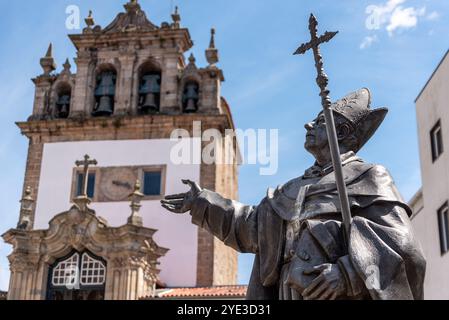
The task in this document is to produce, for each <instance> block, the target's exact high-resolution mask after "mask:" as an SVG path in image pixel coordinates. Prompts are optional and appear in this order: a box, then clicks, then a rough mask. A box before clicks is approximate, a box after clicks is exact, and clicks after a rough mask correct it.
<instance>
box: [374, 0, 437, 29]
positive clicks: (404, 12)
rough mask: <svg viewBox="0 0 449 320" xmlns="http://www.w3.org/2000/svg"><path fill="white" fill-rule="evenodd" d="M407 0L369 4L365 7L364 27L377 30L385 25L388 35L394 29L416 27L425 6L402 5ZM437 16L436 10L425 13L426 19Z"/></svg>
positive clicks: (432, 18)
mask: <svg viewBox="0 0 449 320" xmlns="http://www.w3.org/2000/svg"><path fill="white" fill-rule="evenodd" d="M406 1H407V0H388V1H387V2H386V3H384V4H381V5H370V6H368V7H367V8H366V13H367V14H368V18H367V20H366V27H367V28H368V29H369V30H379V29H381V28H383V27H385V29H386V31H388V34H389V35H390V36H393V34H394V32H395V31H396V30H400V29H410V28H413V27H416V25H417V24H418V20H419V18H420V17H423V16H425V14H426V7H421V8H417V7H403V6H401V5H402V4H405V2H406ZM437 18H438V13H437V12H435V11H434V12H432V13H431V14H429V15H427V17H426V19H428V20H434V19H437Z"/></svg>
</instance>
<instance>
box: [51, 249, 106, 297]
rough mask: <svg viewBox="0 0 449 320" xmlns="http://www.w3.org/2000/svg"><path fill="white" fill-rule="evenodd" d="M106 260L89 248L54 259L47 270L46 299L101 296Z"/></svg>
mask: <svg viewBox="0 0 449 320" xmlns="http://www.w3.org/2000/svg"><path fill="white" fill-rule="evenodd" d="M106 268H107V264H106V261H105V260H103V259H102V258H100V257H97V256H95V255H94V254H92V253H91V252H89V251H85V252H81V253H80V252H77V251H73V252H71V253H70V254H69V255H67V256H65V257H63V258H61V259H58V260H57V261H56V262H55V263H54V264H53V265H52V266H51V267H50V268H49V274H48V288H47V300H104V298H105V284H106V274H107V272H106Z"/></svg>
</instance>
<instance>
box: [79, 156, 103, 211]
mask: <svg viewBox="0 0 449 320" xmlns="http://www.w3.org/2000/svg"><path fill="white" fill-rule="evenodd" d="M97 164H98V162H97V160H95V159H92V160H91V159H90V156H89V155H87V154H86V155H85V156H84V160H79V161H76V162H75V165H76V166H77V167H81V166H82V167H83V180H82V186H83V189H82V193H81V195H80V196H79V197H76V198H75V199H74V200H73V201H74V202H75V204H76V205H78V207H79V208H80V210H81V211H86V210H87V209H88V208H87V205H88V204H89V203H90V201H91V200H90V199H89V197H88V195H87V187H88V184H89V166H92V165H94V166H96V165H97Z"/></svg>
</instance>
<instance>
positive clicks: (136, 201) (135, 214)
mask: <svg viewBox="0 0 449 320" xmlns="http://www.w3.org/2000/svg"><path fill="white" fill-rule="evenodd" d="M141 187H142V186H141V183H140V180H137V181H136V184H135V185H134V192H133V193H131V194H130V195H129V199H130V200H131V205H130V207H131V216H130V217H129V218H128V224H132V225H135V226H143V221H142V217H141V216H140V215H139V211H140V208H141V207H142V205H141V204H140V202H141V201H142V199H143V197H144V195H143V194H142V192H140V189H141Z"/></svg>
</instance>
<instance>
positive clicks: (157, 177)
mask: <svg viewBox="0 0 449 320" xmlns="http://www.w3.org/2000/svg"><path fill="white" fill-rule="evenodd" d="M161 190H162V173H161V172H160V171H145V172H144V173H143V194H144V195H145V196H160V195H161Z"/></svg>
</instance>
